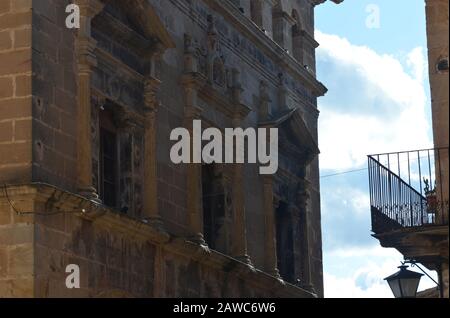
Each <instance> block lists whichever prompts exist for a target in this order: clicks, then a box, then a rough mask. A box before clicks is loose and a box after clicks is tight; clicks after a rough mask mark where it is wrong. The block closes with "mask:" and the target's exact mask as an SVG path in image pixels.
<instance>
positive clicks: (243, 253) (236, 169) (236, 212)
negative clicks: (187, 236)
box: [231, 69, 251, 265]
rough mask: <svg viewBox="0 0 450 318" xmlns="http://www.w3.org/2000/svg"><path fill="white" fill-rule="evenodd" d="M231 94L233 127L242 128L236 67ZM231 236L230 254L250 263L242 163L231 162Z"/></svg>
mask: <svg viewBox="0 0 450 318" xmlns="http://www.w3.org/2000/svg"><path fill="white" fill-rule="evenodd" d="M232 83H233V89H232V96H233V103H234V105H235V111H234V118H233V127H234V128H242V123H243V120H244V118H245V116H247V115H248V113H246V112H242V108H241V107H240V106H241V103H242V98H241V95H242V91H243V89H242V84H241V81H240V72H239V71H238V70H237V69H233V71H232ZM232 170H233V177H232V178H233V179H232V184H233V192H232V198H233V236H232V249H231V253H232V256H233V257H235V258H236V259H239V260H240V261H242V262H244V263H246V264H249V265H251V260H250V257H249V256H248V254H247V231H246V227H247V225H246V217H245V188H244V180H243V179H244V176H243V174H244V164H240V163H235V164H233V168H232Z"/></svg>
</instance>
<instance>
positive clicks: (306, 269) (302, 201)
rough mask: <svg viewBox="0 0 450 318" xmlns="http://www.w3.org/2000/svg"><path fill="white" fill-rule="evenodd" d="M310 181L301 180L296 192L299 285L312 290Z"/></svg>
mask: <svg viewBox="0 0 450 318" xmlns="http://www.w3.org/2000/svg"><path fill="white" fill-rule="evenodd" d="M309 187H310V183H309V182H308V181H307V180H302V181H300V182H299V185H298V192H297V202H298V207H299V208H300V209H301V211H302V213H301V215H300V222H301V230H302V231H303V233H302V236H301V237H302V240H301V244H302V245H301V251H302V258H303V264H302V265H303V266H302V267H303V270H302V272H303V277H301V281H300V286H301V287H302V288H304V289H306V290H308V291H310V292H315V291H314V286H313V284H312V281H311V253H310V246H309V217H308V216H309V213H308V209H309V207H308V201H309V198H310V194H309Z"/></svg>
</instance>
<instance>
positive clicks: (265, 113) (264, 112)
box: [258, 81, 272, 121]
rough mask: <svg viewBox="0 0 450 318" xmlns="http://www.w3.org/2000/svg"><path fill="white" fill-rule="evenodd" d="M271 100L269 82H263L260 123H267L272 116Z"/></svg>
mask: <svg viewBox="0 0 450 318" xmlns="http://www.w3.org/2000/svg"><path fill="white" fill-rule="evenodd" d="M271 102H272V101H271V100H270V96H269V92H268V87H267V82H266V81H261V83H260V85H259V109H258V115H259V121H265V120H267V119H268V118H269V115H270V103H271Z"/></svg>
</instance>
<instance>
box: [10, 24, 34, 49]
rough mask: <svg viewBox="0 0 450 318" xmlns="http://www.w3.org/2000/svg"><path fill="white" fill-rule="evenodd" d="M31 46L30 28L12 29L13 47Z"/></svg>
mask: <svg viewBox="0 0 450 318" xmlns="http://www.w3.org/2000/svg"><path fill="white" fill-rule="evenodd" d="M26 47H31V28H27V29H19V30H14V48H15V49H21V48H26Z"/></svg>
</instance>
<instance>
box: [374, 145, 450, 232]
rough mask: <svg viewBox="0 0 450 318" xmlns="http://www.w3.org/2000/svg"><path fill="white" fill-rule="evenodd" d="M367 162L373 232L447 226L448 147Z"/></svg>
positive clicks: (387, 155)
mask: <svg viewBox="0 0 450 318" xmlns="http://www.w3.org/2000/svg"><path fill="white" fill-rule="evenodd" d="M368 160H369V162H368V170H369V188H370V205H371V215H372V231H373V232H374V233H376V234H379V233H385V232H389V231H392V230H396V229H401V228H409V227H420V226H429V225H441V224H448V147H447V148H439V149H425V150H415V151H405V152H395V153H386V154H378V155H371V156H369V158H368ZM445 169H447V170H445Z"/></svg>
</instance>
